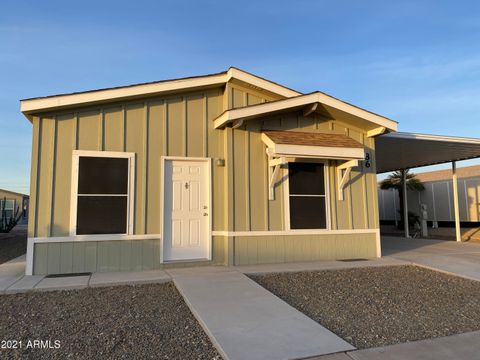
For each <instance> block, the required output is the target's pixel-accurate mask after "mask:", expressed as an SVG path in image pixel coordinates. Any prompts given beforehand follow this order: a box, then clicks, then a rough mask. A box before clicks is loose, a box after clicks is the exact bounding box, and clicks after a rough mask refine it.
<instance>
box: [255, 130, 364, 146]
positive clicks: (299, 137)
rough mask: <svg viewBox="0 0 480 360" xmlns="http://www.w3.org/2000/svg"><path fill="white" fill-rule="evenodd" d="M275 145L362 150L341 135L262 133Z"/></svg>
mask: <svg viewBox="0 0 480 360" xmlns="http://www.w3.org/2000/svg"><path fill="white" fill-rule="evenodd" d="M264 134H265V135H267V136H268V137H269V138H270V139H271V140H272V141H273V142H274V143H275V144H287V145H305V146H326V147H349V148H363V147H364V146H363V145H362V144H360V143H359V142H358V141H356V140H354V139H352V138H350V137H348V136H346V135H342V134H325V133H307V132H299V131H264Z"/></svg>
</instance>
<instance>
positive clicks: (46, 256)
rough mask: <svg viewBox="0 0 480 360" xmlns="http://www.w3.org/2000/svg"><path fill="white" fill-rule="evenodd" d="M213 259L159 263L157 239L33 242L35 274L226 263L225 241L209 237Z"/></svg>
mask: <svg viewBox="0 0 480 360" xmlns="http://www.w3.org/2000/svg"><path fill="white" fill-rule="evenodd" d="M212 242H213V243H212V261H198V262H195V261H193V262H188V263H187V262H179V263H170V264H161V263H160V252H161V251H160V246H161V242H160V239H145V240H111V241H69V242H59V243H45V244H42V243H37V244H35V251H34V260H33V273H34V274H36V275H48V274H68V273H83V272H111V271H147V270H155V269H165V268H178V267H185V266H206V265H225V264H226V254H227V252H226V240H225V239H224V237H218V236H214V237H213V239H212Z"/></svg>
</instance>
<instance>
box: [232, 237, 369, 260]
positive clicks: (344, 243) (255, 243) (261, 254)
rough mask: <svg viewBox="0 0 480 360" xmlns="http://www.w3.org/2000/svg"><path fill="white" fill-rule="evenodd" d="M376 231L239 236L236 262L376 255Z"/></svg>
mask: <svg viewBox="0 0 480 360" xmlns="http://www.w3.org/2000/svg"><path fill="white" fill-rule="evenodd" d="M376 236H377V235H376V234H375V233H367V234H322V235H276V236H238V237H235V238H234V242H235V259H234V261H235V265H256V264H273V263H287V262H301V261H319V260H339V259H352V258H365V259H369V258H374V257H376V254H377V238H376Z"/></svg>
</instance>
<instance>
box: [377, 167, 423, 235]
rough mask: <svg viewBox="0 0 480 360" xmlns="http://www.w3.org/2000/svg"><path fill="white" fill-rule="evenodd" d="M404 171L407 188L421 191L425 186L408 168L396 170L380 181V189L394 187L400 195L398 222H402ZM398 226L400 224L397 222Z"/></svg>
mask: <svg viewBox="0 0 480 360" xmlns="http://www.w3.org/2000/svg"><path fill="white" fill-rule="evenodd" d="M404 173H405V176H406V179H407V190H414V191H423V190H425V186H423V183H422V182H421V181H420V180H418V179H417V178H416V177H415V174H414V173H411V172H410V170H409V169H406V170H397V171H394V172H393V173H392V174H391V175H389V176H388V177H387V178H386V179H384V180H382V181H381V182H380V189H382V190H389V189H395V190H397V191H398V195H399V196H400V222H401V223H402V224H403V213H404V211H403V207H404V205H403V175H404ZM409 218H410V216H409ZM399 226H400V224H399Z"/></svg>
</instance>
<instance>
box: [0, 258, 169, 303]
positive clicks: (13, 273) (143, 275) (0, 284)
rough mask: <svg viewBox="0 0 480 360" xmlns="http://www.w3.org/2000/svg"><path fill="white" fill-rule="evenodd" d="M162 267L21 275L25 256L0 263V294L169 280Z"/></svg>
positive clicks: (23, 271)
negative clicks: (76, 274)
mask: <svg viewBox="0 0 480 360" xmlns="http://www.w3.org/2000/svg"><path fill="white" fill-rule="evenodd" d="M170 280H171V278H170V276H168V275H167V273H166V272H165V271H163V270H153V271H136V272H111V273H93V274H91V275H85V276H61V277H45V276H43V275H33V276H26V275H25V255H23V256H20V257H18V258H16V259H14V260H11V261H9V262H6V263H3V264H0V294H2V293H3V294H15V293H21V292H27V291H49V290H72V289H84V288H87V287H99V286H115V285H133V284H146V283H162V282H166V281H170Z"/></svg>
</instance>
